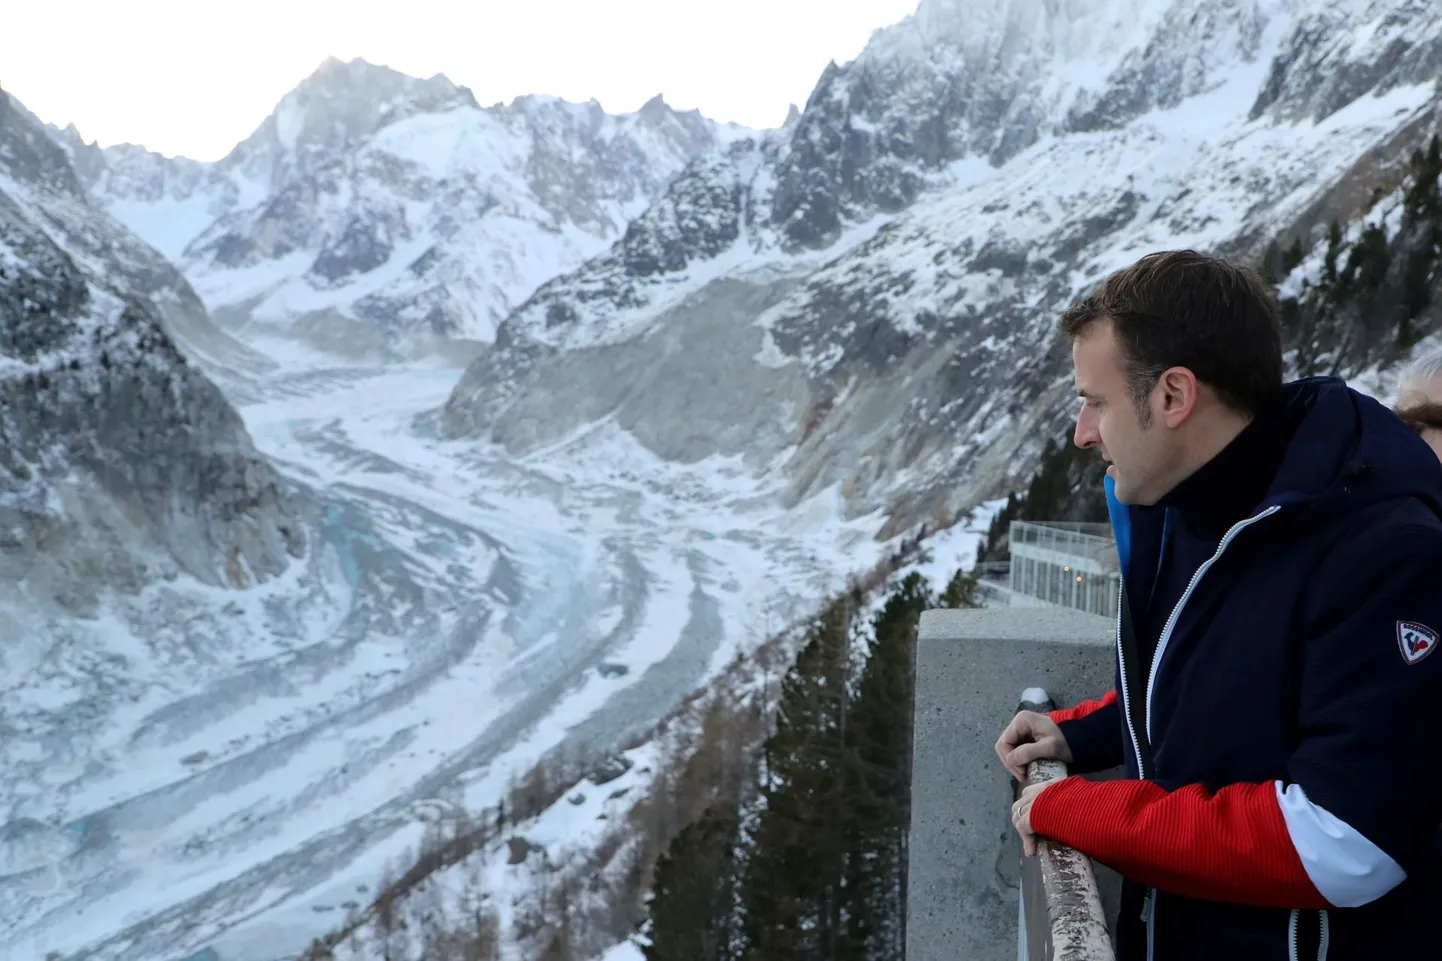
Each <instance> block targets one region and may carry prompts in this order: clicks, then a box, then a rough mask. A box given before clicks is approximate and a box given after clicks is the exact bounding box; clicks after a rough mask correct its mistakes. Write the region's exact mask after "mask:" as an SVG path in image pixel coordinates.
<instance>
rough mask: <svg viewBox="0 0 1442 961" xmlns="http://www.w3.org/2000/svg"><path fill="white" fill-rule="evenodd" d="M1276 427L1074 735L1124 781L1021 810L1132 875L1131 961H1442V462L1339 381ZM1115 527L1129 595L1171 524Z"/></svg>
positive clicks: (1145, 521) (1135, 517)
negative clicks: (1262, 457)
mask: <svg viewBox="0 0 1442 961" xmlns="http://www.w3.org/2000/svg"><path fill="white" fill-rule="evenodd" d="M1280 416H1281V423H1282V429H1281V431H1280V432H1279V434H1278V437H1279V440H1280V441H1281V442H1282V443H1283V444H1284V450H1283V451H1282V452H1279V456H1278V457H1277V458H1276V461H1275V462H1274V463H1276V464H1279V466H1276V468H1275V473H1274V476H1272V478H1271V480H1270V483H1267V484H1263V485H1261V486H1259V488H1258V489H1259V490H1265V495H1264V496H1263V497H1262V498H1261V500H1260V502H1259V503H1257V504H1256V505H1255V507H1254V509H1253V510H1251V511H1250V512H1249V513H1248V514H1247V516H1245V517H1244V518H1242V519H1241V520H1239V522H1238V523H1236V524H1235V525H1233V526H1232V527H1231V528H1230V529H1229V530H1227V531H1226V532H1225V536H1223V537H1221V540H1220V543H1219V545H1218V549H1217V550H1216V552H1215V553H1214V554H1213V555H1212V556H1211V557H1210V558H1208V559H1207V560H1206V561H1205V562H1204V563H1202V564H1201V566H1200V568H1199V569H1198V570H1197V571H1196V573H1195V574H1194V575H1193V576H1192V577H1191V579H1190V580H1189V581H1187V583H1186V585H1185V589H1184V590H1183V592H1182V596H1181V598H1180V601H1179V603H1178V604H1177V605H1176V606H1175V607H1174V608H1173V609H1172V612H1171V614H1170V616H1169V617H1166V618H1165V620H1164V623H1163V626H1162V629H1161V631H1160V635H1159V636H1158V637H1156V638H1154V639H1153V640H1154V645H1153V646H1154V648H1155V649H1154V651H1152V652H1151V653H1150V654H1149V656H1147V657H1146V658H1145V661H1146V662H1145V663H1135V664H1134V663H1127V658H1126V657H1125V656H1124V653H1123V652H1124V651H1126V650H1129V649H1131V648H1130V647H1129V646H1128V645H1124V644H1123V643H1122V638H1123V637H1125V636H1127V635H1128V632H1130V633H1131V634H1133V635H1134V634H1135V631H1134V630H1132V628H1133V627H1134V625H1133V624H1132V623H1131V617H1132V611H1131V610H1130V607H1132V606H1134V605H1135V604H1136V601H1135V600H1133V601H1132V603H1131V604H1129V605H1126V606H1124V608H1123V611H1122V614H1121V616H1120V617H1119V618H1118V649H1119V654H1121V655H1122V656H1119V658H1118V662H1119V663H1118V671H1117V692H1118V694H1119V695H1120V696H1119V697H1117V698H1116V699H1115V700H1110V699H1108V700H1105V701H1102V702H1098V703H1096V704H1093V705H1090V706H1088V707H1087V708H1086V709H1085V711H1089V713H1086V712H1085V711H1084V712H1083V716H1080V717H1075V718H1074V719H1069V720H1063V722H1062V729H1063V731H1064V732H1065V734H1066V737H1067V741H1068V744H1069V745H1070V746H1071V748H1072V751H1073V754H1074V756H1075V764H1074V770H1076V771H1080V772H1083V773H1085V772H1089V771H1098V770H1103V769H1106V768H1109V767H1113V766H1115V765H1116V764H1119V763H1124V764H1125V765H1126V769H1127V772H1128V774H1129V776H1130V778H1132V779H1134V780H1121V781H1114V782H1101V783H1098V782H1090V781H1086V780H1084V779H1082V778H1077V777H1074V778H1069V779H1067V780H1066V781H1063V782H1061V783H1060V784H1058V785H1055V786H1053V787H1051V788H1048V789H1047V790H1046V791H1045V792H1043V793H1042V795H1041V796H1040V797H1039V798H1038V799H1037V801H1036V804H1035V805H1034V807H1033V810H1032V825H1033V827H1034V828H1035V829H1036V830H1037V831H1038V832H1039V833H1041V834H1043V835H1046V836H1049V837H1053V838H1056V839H1057V840H1059V841H1061V842H1063V843H1066V844H1069V845H1071V846H1073V847H1076V848H1078V849H1079V850H1082V851H1085V852H1086V853H1088V854H1090V855H1092V856H1093V857H1095V858H1097V859H1098V860H1101V861H1102V862H1104V863H1108V864H1111V865H1112V866H1113V867H1115V868H1117V869H1118V870H1119V871H1120V872H1121V873H1122V874H1123V875H1124V876H1126V877H1128V878H1129V883H1128V886H1127V891H1126V892H1125V893H1124V897H1123V908H1122V913H1121V917H1120V919H1119V923H1118V956H1119V959H1120V961H1134V959H1141V958H1145V957H1148V956H1150V957H1152V958H1154V959H1157V961H1179V959H1223V961H1252V959H1257V961H1262V959H1277V961H1282V959H1286V958H1290V957H1296V958H1303V959H1311V958H1322V957H1325V958H1329V959H1331V961H1354V959H1356V961H1361V959H1391V958H1433V957H1437V958H1442V921H1439V920H1437V919H1435V918H1434V917H1433V914H1434V912H1439V911H1442V837H1439V826H1442V722H1439V719H1438V711H1439V708H1442V656H1439V657H1432V656H1431V653H1432V649H1433V648H1434V647H1436V646H1438V645H1439V641H1442V638H1439V632H1442V465H1439V464H1438V461H1437V458H1436V457H1435V455H1433V453H1432V452H1431V450H1430V449H1429V448H1428V447H1427V446H1426V445H1425V444H1424V443H1423V442H1422V441H1421V439H1420V438H1419V437H1417V436H1416V434H1415V433H1413V432H1412V431H1411V430H1410V429H1408V428H1407V427H1406V426H1405V425H1404V424H1402V423H1401V422H1400V421H1399V420H1398V419H1397V418H1396V417H1395V416H1394V415H1393V414H1392V413H1391V412H1389V411H1387V410H1386V409H1385V408H1383V407H1382V406H1381V405H1380V404H1378V403H1377V402H1375V401H1373V400H1371V399H1370V398H1367V397H1365V396H1363V395H1361V394H1359V393H1357V392H1355V391H1352V390H1350V389H1349V388H1347V387H1346V385H1345V384H1343V383H1342V382H1341V381H1339V380H1336V379H1332V378H1314V379H1309V380H1304V381H1299V382H1297V383H1293V384H1289V385H1287V387H1286V390H1285V406H1284V410H1283V411H1281V412H1280ZM1109 492H1110V488H1109ZM1113 523H1114V527H1115V529H1116V539H1117V545H1118V549H1119V553H1120V554H1121V556H1122V563H1123V566H1122V570H1123V580H1124V583H1125V584H1126V585H1127V591H1128V593H1130V592H1131V590H1132V585H1133V584H1138V585H1145V584H1147V583H1148V578H1149V576H1150V574H1151V565H1152V564H1154V563H1155V559H1156V558H1158V557H1159V556H1161V553H1162V545H1163V531H1164V529H1167V528H1168V518H1167V511H1166V509H1165V508H1163V507H1160V506H1159V507H1130V508H1125V507H1122V506H1121V505H1118V504H1116V503H1115V501H1114V500H1113ZM1139 559H1144V560H1142V561H1139ZM1137 647H1138V648H1145V647H1147V644H1146V641H1145V640H1142V641H1141V642H1140V643H1139V644H1138V645H1137ZM1134 657H1135V653H1134ZM1137 659H1138V660H1141V658H1137ZM1144 915H1145V916H1146V918H1147V919H1149V920H1144V918H1143V916H1144ZM1149 946H1150V951H1149Z"/></svg>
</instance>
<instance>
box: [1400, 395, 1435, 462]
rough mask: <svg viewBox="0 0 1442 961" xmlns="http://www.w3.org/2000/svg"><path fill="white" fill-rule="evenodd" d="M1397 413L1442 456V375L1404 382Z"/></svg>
mask: <svg viewBox="0 0 1442 961" xmlns="http://www.w3.org/2000/svg"><path fill="white" fill-rule="evenodd" d="M1397 413H1398V414H1400V415H1401V416H1402V419H1403V420H1406V421H1407V422H1408V423H1409V424H1410V425H1411V426H1412V427H1413V428H1414V429H1416V431H1417V433H1419V434H1421V435H1422V439H1423V440H1424V441H1426V442H1427V446H1428V447H1431V448H1432V450H1433V451H1434V452H1436V454H1437V456H1438V458H1442V377H1433V378H1432V379H1431V380H1428V381H1422V382H1420V383H1418V382H1416V381H1408V382H1406V383H1404V384H1403V385H1402V390H1401V392H1400V393H1399V394H1398V396H1397Z"/></svg>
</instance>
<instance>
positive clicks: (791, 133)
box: [441, 0, 1442, 534]
mask: <svg viewBox="0 0 1442 961" xmlns="http://www.w3.org/2000/svg"><path fill="white" fill-rule="evenodd" d="M1103 27H1105V28H1106V29H1103ZM1439 38H1442V14H1439V13H1438V12H1437V11H1435V10H1433V9H1432V7H1431V6H1430V5H1421V4H1416V3H1412V2H1410V0H1342V2H1335V0H1331V2H1326V3H1323V2H1321V0H1202V2H1200V3H1197V2H1190V0H1188V2H1182V0H1175V2H1174V0H1107V2H1104V3H1100V4H1098V3H1093V2H1085V3H1083V2H1080V0H1077V2H1071V0H1059V2H1056V3H1048V4H1041V5H1038V4H1031V3H1021V2H1012V3H999V4H993V5H986V7H985V9H984V10H983V9H982V8H980V7H978V6H977V5H975V4H969V3H961V2H958V0H924V2H923V3H922V4H921V6H920V8H919V9H918V11H917V13H916V14H915V15H914V16H913V17H911V18H909V19H908V20H907V21H904V22H903V23H901V24H898V25H897V26H895V27H892V28H889V29H887V30H884V31H880V32H879V33H878V34H877V35H876V36H875V37H874V38H873V40H872V42H871V43H870V45H869V46H868V47H867V49H866V50H865V51H864V52H863V53H862V54H861V55H860V56H859V57H858V58H857V60H856V61H854V62H853V63H850V64H847V65H845V66H835V65H833V66H832V67H831V68H829V69H828V70H827V71H826V72H825V74H824V75H823V76H822V77H821V79H820V81H819V83H818V84H817V87H816V90H815V92H814V93H813V95H812V97H811V99H810V101H809V102H808V104H807V107H806V109H805V111H804V112H803V113H802V114H801V115H800V116H799V117H798V118H795V119H794V120H792V121H791V122H788V124H787V126H786V127H784V128H782V129H781V130H779V131H774V132H771V133H768V134H764V135H761V136H758V137H755V138H750V139H747V140H744V141H740V142H737V143H735V144H732V145H731V146H730V147H729V148H728V149H727V150H725V151H720V152H716V153H713V154H710V155H708V156H706V157H704V158H701V159H698V160H697V161H695V162H693V164H692V165H691V166H690V167H688V168H687V170H686V171H685V172H684V173H683V174H682V175H681V176H679V177H678V178H677V179H676V180H675V182H674V183H673V184H672V185H671V187H670V188H669V189H668V190H667V192H666V194H665V196H664V197H663V198H662V199H661V200H659V201H658V202H657V203H656V204H654V205H653V206H652V207H651V208H650V209H649V210H648V211H646V213H644V214H643V215H641V216H640V217H638V218H637V219H636V220H635V221H633V222H632V224H631V225H630V227H629V228H628V229H627V231H626V234H625V236H624V237H623V238H622V239H621V240H619V241H618V242H617V243H616V244H614V245H613V246H612V247H611V249H610V250H608V251H607V252H605V253H604V254H602V255H600V256H598V257H596V258H595V259H593V260H591V261H590V262H588V263H587V264H586V265H585V266H583V267H582V268H580V269H579V270H577V271H575V272H573V273H571V274H569V275H567V276H563V277H559V278H557V279H555V280H553V281H551V282H549V283H547V284H546V285H544V286H543V287H542V288H541V289H540V290H538V291H537V292H536V294H535V295H534V296H533V297H532V298H530V300H529V301H527V302H526V303H525V304H523V305H522V306H521V307H520V308H519V309H517V310H516V311H515V312H514V313H513V314H512V315H511V316H510V317H508V318H507V319H506V321H505V322H504V323H503V324H502V325H501V328H500V330H499V331H498V334H497V337H496V340H495V342H494V344H493V345H491V346H490V347H489V348H488V349H487V350H485V351H484V352H483V353H482V354H481V356H479V357H478V358H477V359H476V360H475V361H474V363H473V365H472V367H471V368H470V370H469V371H468V372H467V374H466V376H465V377H464V378H463V380H462V382H461V384H460V385H459V386H458V387H457V389H456V391H455V393H454V394H453V395H452V397H451V398H450V400H449V402H448V403H447V405H446V406H445V408H444V410H443V411H442V417H441V423H442V428H443V430H445V431H446V432H447V433H448V434H449V435H450V436H453V437H463V436H483V437H488V438H491V439H494V440H497V441H500V442H502V443H504V444H506V445H507V446H508V447H509V448H510V449H511V450H513V451H516V452H523V451H526V450H530V449H533V448H535V447H538V446H541V445H544V444H548V443H551V442H554V441H555V440H557V439H559V438H560V437H562V436H565V435H566V434H567V433H569V432H571V431H574V430H575V429H577V428H579V427H581V426H583V425H584V424H586V423H590V422H592V421H595V420H599V419H602V418H608V417H615V418H616V419H617V420H618V421H619V422H620V423H621V424H623V425H624V426H626V427H627V428H628V429H630V430H631V431H632V432H633V433H634V434H635V436H636V437H637V438H639V439H640V440H641V441H642V442H643V443H645V444H646V445H647V446H648V447H650V448H651V449H652V450H653V451H655V452H657V453H659V454H662V455H663V456H667V457H672V458H678V459H683V460H694V459H700V458H703V457H706V456H708V455H710V454H713V453H722V454H738V455H741V456H743V457H745V458H746V459H747V460H748V461H749V462H750V463H751V464H752V465H753V466H754V467H756V468H757V469H764V468H767V467H769V466H773V465H777V464H780V465H782V469H784V470H785V472H786V474H787V476H788V477H789V478H790V481H791V483H790V496H791V497H792V498H793V499H798V500H799V499H801V498H803V497H805V496H808V495H810V494H812V493H815V492H817V491H819V490H822V489H825V488H829V487H833V486H835V487H838V488H839V490H840V492H841V494H842V496H843V497H844V499H845V502H846V504H847V508H848V510H849V512H851V513H852V514H854V515H860V514H865V513H868V512H871V511H875V510H883V511H886V512H888V513H889V516H890V522H889V523H888V524H887V525H885V526H884V527H883V533H887V534H889V533H892V532H895V531H896V530H899V529H904V528H906V527H908V526H910V525H912V524H915V523H917V522H919V521H922V520H927V519H929V518H935V519H936V520H939V521H941V522H946V521H948V520H949V519H950V518H951V517H953V516H955V514H956V512H957V511H959V510H961V509H964V508H966V507H968V506H970V505H971V504H973V503H975V502H976V501H977V500H978V499H981V498H983V497H988V496H992V495H994V494H995V493H997V492H998V491H999V490H1001V489H1002V488H1004V487H1006V486H1009V485H1011V484H1013V483H1014V482H1015V478H1017V477H1018V476H1021V475H1024V474H1025V473H1027V472H1028V471H1029V469H1030V468H1031V466H1033V464H1034V463H1035V460H1036V458H1037V457H1038V456H1039V455H1040V453H1041V450H1042V447H1043V444H1044V442H1045V441H1046V440H1047V439H1048V438H1051V437H1060V436H1061V435H1062V433H1063V431H1064V429H1065V422H1066V420H1067V418H1068V417H1069V415H1070V413H1071V407H1072V401H1071V400H1070V399H1069V396H1070V393H1071V390H1070V386H1069V377H1070V370H1069V366H1070V365H1069V363H1068V352H1067V348H1066V346H1065V344H1063V343H1061V342H1060V340H1059V338H1058V336H1057V334H1056V333H1055V330H1054V327H1055V318H1056V316H1057V314H1058V313H1059V311H1060V310H1061V309H1062V308H1063V307H1064V306H1065V304H1066V303H1067V302H1068V301H1069V300H1070V299H1071V298H1073V297H1075V296H1076V295H1077V294H1079V293H1080V292H1082V291H1083V290H1085V289H1086V288H1087V287H1088V286H1089V285H1091V284H1094V283H1095V282H1096V281H1098V280H1099V279H1100V278H1101V277H1102V276H1103V275H1104V274H1105V273H1106V272H1107V271H1109V270H1112V269H1114V268H1116V267H1119V266H1121V265H1123V264H1125V263H1127V262H1129V261H1130V260H1132V259H1134V258H1135V257H1137V256H1140V255H1141V254H1143V253H1145V252H1148V251H1150V250H1155V249H1159V248H1164V247H1182V246H1192V247H1197V248H1202V249H1207V250H1213V251H1217V252H1220V253H1224V254H1228V255H1234V256H1241V257H1247V258H1258V257H1260V255H1261V252H1262V247H1263V246H1264V245H1266V243H1267V242H1268V241H1269V240H1271V239H1273V238H1275V237H1277V236H1279V235H1287V234H1288V232H1289V231H1292V230H1294V229H1297V230H1303V231H1304V232H1305V233H1306V237H1305V241H1306V245H1307V246H1308V247H1310V246H1311V245H1312V244H1313V243H1314V242H1315V241H1316V240H1317V239H1318V236H1319V235H1318V233H1317V230H1318V229H1319V228H1318V226H1317V224H1316V219H1317V211H1318V209H1319V205H1321V204H1331V203H1333V200H1327V199H1326V198H1334V200H1335V198H1336V197H1338V196H1340V195H1339V193H1338V191H1339V190H1341V189H1342V186H1341V185H1343V184H1346V183H1354V182H1355V181H1356V178H1357V177H1358V169H1357V168H1358V164H1359V163H1360V158H1364V157H1368V156H1375V155H1377V154H1378V153H1379V152H1380V153H1386V152H1387V151H1392V150H1396V149H1402V147H1401V146H1400V145H1403V144H1410V143H1413V142H1415V141H1416V139H1417V138H1418V137H1419V136H1422V135H1424V134H1425V133H1426V132H1427V131H1429V130H1430V129H1432V128H1433V127H1435V126H1436V123H1437V118H1436V106H1437V99H1436V96H1435V91H1434V87H1433V83H1432V78H1435V77H1436V76H1437V74H1438V72H1439V67H1442V47H1439V43H1442V39H1439ZM1406 149H1410V147H1407V148H1406ZM1351 189H1355V188H1351ZM1369 189H1370V188H1369ZM1389 189H1390V188H1389ZM1354 206H1355V205H1354ZM1320 229H1325V225H1324V224H1323V225H1322V227H1321V228H1320ZM1423 333H1425V331H1424V332H1423Z"/></svg>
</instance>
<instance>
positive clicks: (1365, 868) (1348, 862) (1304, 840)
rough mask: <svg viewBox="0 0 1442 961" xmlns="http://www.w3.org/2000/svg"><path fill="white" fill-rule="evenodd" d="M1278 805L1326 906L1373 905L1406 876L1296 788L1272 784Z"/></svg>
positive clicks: (1376, 850) (1309, 874) (1378, 849)
mask: <svg viewBox="0 0 1442 961" xmlns="http://www.w3.org/2000/svg"><path fill="white" fill-rule="evenodd" d="M1276 788H1277V805H1278V806H1279V807H1280V808H1281V809H1282V819H1283V820H1284V821H1286V823H1287V834H1289V835H1290V836H1291V838H1292V847H1294V848H1296V850H1297V856H1298V857H1300V858H1301V859H1302V866H1303V867H1305V868H1306V869H1307V877H1309V878H1311V879H1312V885H1313V886H1314V887H1315V888H1316V889H1317V892H1318V893H1319V894H1321V895H1322V897H1324V898H1326V899H1327V901H1328V902H1329V903H1331V904H1332V905H1334V906H1336V907H1339V908H1356V907H1360V906H1362V905H1364V904H1367V903H1368V902H1370V901H1375V900H1377V899H1378V898H1380V897H1381V896H1382V895H1384V894H1386V893H1387V892H1388V891H1390V890H1392V889H1393V888H1395V887H1396V886H1397V885H1399V884H1401V883H1402V882H1403V880H1405V879H1406V877H1407V872H1405V871H1403V870H1402V868H1401V866H1399V865H1398V864H1397V862H1396V861H1394V860H1392V858H1391V857H1389V856H1388V855H1387V852H1385V851H1383V850H1382V849H1381V848H1379V847H1377V845H1375V844H1373V843H1372V842H1371V841H1369V840H1367V838H1365V837H1363V836H1362V833H1361V832H1360V831H1358V830H1357V829H1355V828H1353V827H1352V826H1351V825H1349V824H1347V822H1345V821H1343V820H1342V819H1341V818H1338V817H1336V816H1335V815H1333V814H1332V813H1331V812H1329V811H1327V810H1326V809H1325V808H1322V807H1320V806H1318V805H1316V804H1313V803H1312V802H1311V801H1309V800H1307V792H1306V791H1303V790H1302V786H1301V785H1300V784H1293V785H1291V786H1290V787H1287V788H1285V789H1284V788H1283V787H1282V782H1281V781H1277V782H1276Z"/></svg>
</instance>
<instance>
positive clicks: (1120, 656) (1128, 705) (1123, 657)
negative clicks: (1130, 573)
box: [1117, 575, 1147, 780]
mask: <svg viewBox="0 0 1442 961" xmlns="http://www.w3.org/2000/svg"><path fill="white" fill-rule="evenodd" d="M1123 576H1125V575H1123ZM1124 596H1125V593H1124V591H1123V590H1122V587H1121V585H1120V584H1118V586H1117V663H1118V664H1120V665H1121V668H1122V670H1121V675H1122V678H1121V679H1122V692H1121V693H1122V713H1123V714H1125V715H1126V719H1127V733H1128V734H1130V735H1131V738H1132V750H1133V751H1135V752H1136V757H1137V776H1138V779H1139V780H1146V777H1147V772H1146V769H1145V768H1143V767H1142V742H1141V741H1139V740H1137V727H1136V725H1135V724H1133V723H1132V698H1131V694H1130V693H1128V688H1129V685H1128V684H1127V654H1126V651H1125V650H1124V649H1123V648H1122V600H1123V598H1124Z"/></svg>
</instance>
